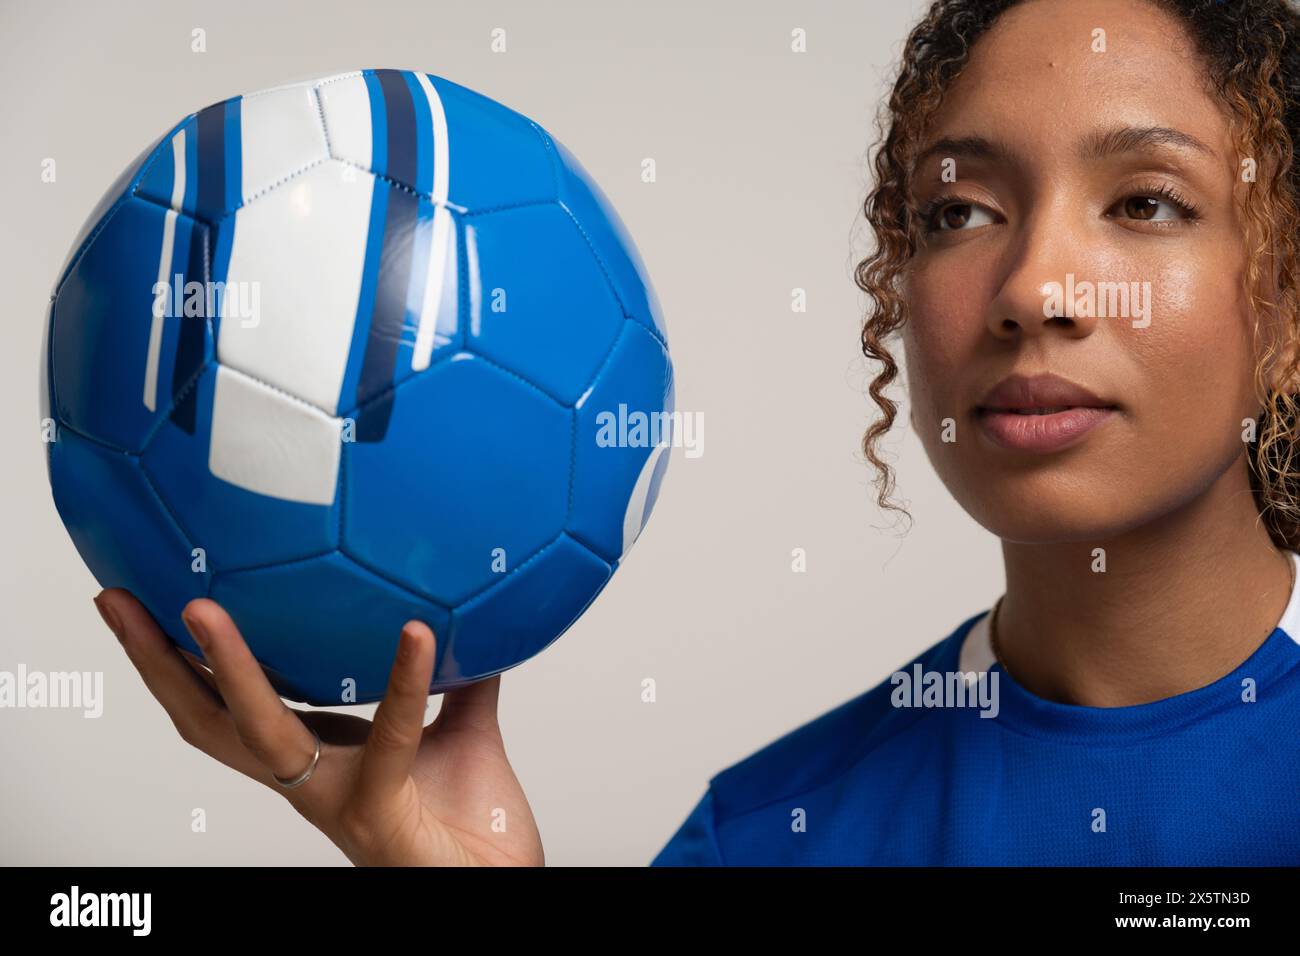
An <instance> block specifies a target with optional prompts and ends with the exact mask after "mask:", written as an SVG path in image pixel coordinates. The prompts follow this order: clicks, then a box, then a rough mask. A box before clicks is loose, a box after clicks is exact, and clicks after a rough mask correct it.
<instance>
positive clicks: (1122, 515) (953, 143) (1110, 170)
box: [903, 0, 1262, 542]
mask: <svg viewBox="0 0 1300 956" xmlns="http://www.w3.org/2000/svg"><path fill="white" fill-rule="evenodd" d="M1097 31H1104V35H1103V34H1101V33H1098V32H1097ZM1103 41H1104V52H1103V51H1102V49H1101V44H1102V42H1103ZM929 146H933V147H935V148H934V149H933V150H932V151H930V152H928V153H927V154H926V155H925V156H924V158H923V159H922V160H921V161H920V162H919V164H918V166H917V169H916V175H915V178H914V184H915V186H914V189H915V198H916V201H917V204H918V206H920V207H921V208H926V207H927V206H928V205H932V206H933V216H932V217H931V218H930V220H929V222H928V224H927V227H926V228H927V236H926V241H925V244H924V247H923V248H922V249H921V250H920V251H919V252H918V254H917V255H916V256H915V258H914V260H913V262H912V264H911V267H910V269H909V271H908V274H907V277H906V295H907V299H908V303H909V319H908V322H907V323H906V324H905V325H904V329H903V338H904V350H905V357H906V367H907V373H908V386H909V393H910V396H911V402H912V409H911V417H912V423H913V427H914V428H915V429H916V430H917V432H918V433H919V434H920V436H921V439H922V442H923V444H924V445H925V448H926V452H927V454H928V455H929V457H930V459H931V461H932V462H933V464H934V466H935V468H936V470H937V471H938V473H939V475H940V477H941V479H942V480H943V482H944V484H945V485H946V486H947V487H948V489H949V490H950V492H951V493H952V494H953V496H954V497H955V498H956V499H957V500H958V502H959V503H960V504H961V505H962V507H963V508H965V509H966V510H967V511H968V512H969V513H970V514H971V515H972V517H974V518H975V519H976V520H977V521H978V522H979V523H980V524H982V525H983V526H984V527H986V528H987V529H989V530H990V531H992V532H993V533H995V534H997V535H998V536H1000V537H1002V538H1004V539H1008V540H1014V541H1025V542H1046V541H1066V540H1070V541H1078V540H1098V539H1104V538H1105V537H1107V536H1111V535H1114V534H1119V533H1122V532H1124V531H1127V530H1130V529H1132V528H1134V527H1137V526H1139V525H1142V524H1145V523H1147V522H1150V521H1152V520H1155V519H1156V518H1159V517H1161V516H1162V515H1165V514H1168V513H1169V512H1171V511H1173V510H1174V509H1176V508H1178V507H1179V506H1181V505H1184V504H1186V503H1188V502H1189V501H1191V500H1192V499H1194V498H1196V497H1198V496H1199V495H1201V494H1202V493H1203V492H1204V491H1205V490H1206V489H1207V488H1209V487H1210V486H1211V485H1212V484H1213V483H1215V482H1216V481H1218V480H1220V479H1221V478H1223V476H1224V475H1225V473H1227V472H1228V471H1229V470H1230V469H1234V468H1236V469H1240V476H1239V477H1240V481H1241V482H1242V487H1243V488H1244V487H1245V481H1246V472H1245V468H1244V453H1245V446H1244V444H1243V441H1242V421H1243V419H1248V418H1250V419H1253V418H1255V417H1256V416H1257V415H1258V414H1259V413H1260V412H1261V411H1262V408H1261V406H1260V405H1259V403H1258V402H1257V401H1256V399H1255V397H1254V392H1253V386H1252V380H1253V372H1254V367H1255V362H1256V358H1257V355H1256V353H1255V351H1254V348H1253V346H1252V340H1251V326H1252V324H1253V319H1252V318H1251V314H1250V312H1249V309H1248V301H1247V299H1246V297H1245V295H1244V293H1243V291H1242V276H1243V270H1244V268H1245V264H1246V263H1245V255H1244V243H1243V241H1242V239H1241V236H1240V219H1239V216H1238V215H1237V214H1236V212H1235V210H1234V206H1233V194H1234V186H1235V184H1236V182H1237V180H1238V178H1239V177H1240V176H1241V175H1242V168H1241V167H1240V165H1239V157H1237V155H1236V153H1235V151H1234V150H1233V148H1232V146H1231V142H1230V139H1229V130H1228V115H1227V114H1226V112H1225V111H1224V109H1223V108H1222V107H1221V106H1220V104H1219V103H1218V102H1217V101H1216V99H1215V98H1214V97H1213V95H1212V94H1211V93H1210V92H1209V91H1208V90H1207V86H1206V78H1205V76H1204V73H1203V68H1202V66H1201V64H1200V61H1199V59H1198V58H1197V57H1196V56H1195V54H1194V53H1193V52H1192V50H1191V48H1190V41H1189V40H1188V39H1187V38H1186V36H1185V34H1184V32H1183V31H1182V28H1181V27H1180V25H1179V24H1178V23H1177V21H1175V20H1173V19H1171V18H1170V17H1169V16H1168V15H1166V14H1164V13H1162V12H1161V11H1159V10H1157V9H1156V8H1155V7H1154V6H1151V5H1148V4H1138V3H1133V2H1132V0H1095V2H1092V0H1089V2H1080V0H1033V2H1028V3H1025V4H1023V5H1020V6H1017V7H1014V8H1012V9H1011V10H1009V11H1008V12H1007V13H1006V14H1004V15H1003V16H1002V17H1001V18H1000V19H999V21H998V22H997V24H996V25H995V26H994V28H993V29H992V30H990V31H989V32H988V33H987V34H985V35H984V37H983V38H981V39H980V40H979V41H978V43H977V44H976V45H975V47H974V49H973V51H972V55H971V58H970V62H969V64H968V65H967V67H966V69H965V70H964V72H963V73H962V75H961V76H960V77H959V78H958V79H957V80H956V81H955V82H954V83H953V84H952V85H951V87H950V89H949V91H948V92H947V94H946V96H945V99H944V102H943V106H942V108H941V109H940V111H939V112H938V113H937V114H936V116H935V118H934V120H933V122H932V124H931V126H930V127H929V129H928V131H927V137H926V141H925V145H924V146H923V149H925V148H926V147H929ZM945 161H948V162H945ZM945 171H947V173H948V175H947V176H946V177H945ZM945 179H947V180H951V181H945ZM1121 283H1122V284H1123V285H1122V287H1121V286H1120V285H1119V284H1121ZM1053 284H1055V286H1053ZM1090 289H1091V291H1092V292H1093V293H1095V295H1094V302H1093V307H1092V308H1091V309H1089V307H1088V304H1087V295H1088V292H1089V290H1090ZM1126 293H1127V299H1128V301H1127V303H1126V302H1125V301H1124V296H1125V294H1126ZM1045 306H1047V307H1048V311H1050V312H1052V313H1053V314H1052V315H1051V316H1049V315H1047V314H1045ZM1067 310H1068V311H1067ZM1062 313H1064V314H1062ZM1089 313H1091V314H1089ZM1117 313H1118V314H1117ZM1013 373H1019V374H1023V375H1026V376H1035V375H1039V374H1041V373H1052V374H1055V375H1058V376H1061V377H1062V378H1065V379H1068V380H1069V381H1070V382H1073V383H1074V384H1076V385H1079V386H1082V387H1083V388H1084V389H1087V390H1088V391H1090V392H1091V393H1093V395H1095V397H1096V398H1097V399H1098V400H1100V403H1101V404H1105V405H1109V406H1112V407H1111V408H1110V409H1108V410H1102V409H1097V408H1092V409H1083V410H1077V411H1068V412H1064V413H1059V414H1052V415H1050V416H1036V417H1027V416H1024V415H1017V414H1015V413H1012V412H1009V411H1002V412H994V413H989V412H986V411H984V410H982V409H983V406H985V405H986V404H990V403H991V404H995V405H1003V406H1007V405H1016V404H1017V403H1019V404H1020V405H1021V406H1024V405H1025V403H1026V402H1034V403H1036V404H1038V405H1039V406H1053V407H1056V406H1061V405H1068V404H1071V403H1073V402H1084V401H1086V400H1085V399H1082V398H1079V397H1078V396H1076V395H1071V394H1066V395H1064V396H1062V395H1057V394H1054V393H1052V392H1043V393H1041V394H1039V393H1035V392H1029V393H1025V392H1020V393H1014V392H1012V393H1008V394H1005V395H1003V396H1001V400H999V399H997V398H995V399H992V400H987V396H988V393H989V391H990V390H991V389H993V388H994V386H996V385H997V384H998V383H999V382H1001V381H1002V380H1003V379H1004V378H1006V377H1007V376H1009V375H1012V374H1013ZM947 419H951V427H949V428H945V427H944V426H945V420H947ZM945 438H949V439H953V440H948V441H946V440H945ZM1234 475H1235V473H1234Z"/></svg>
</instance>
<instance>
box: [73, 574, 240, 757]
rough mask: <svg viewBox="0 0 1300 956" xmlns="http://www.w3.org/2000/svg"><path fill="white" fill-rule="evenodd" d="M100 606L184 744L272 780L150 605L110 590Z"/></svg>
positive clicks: (99, 601) (98, 602) (97, 603)
mask: <svg viewBox="0 0 1300 956" xmlns="http://www.w3.org/2000/svg"><path fill="white" fill-rule="evenodd" d="M95 606H96V607H97V608H99V613H100V615H101V616H102V617H103V618H104V621H105V623H107V624H108V626H109V628H110V629H111V630H112V631H113V633H115V634H116V635H117V636H118V640H119V641H120V642H121V644H122V647H123V649H124V650H125V651H126V655H127V657H128V658H130V660H131V663H132V664H134V665H135V669H136V670H137V671H139V672H140V677H141V678H142V679H143V680H144V683H145V686H146V687H147V688H149V692H150V693H151V694H153V696H154V698H155V699H156V700H157V701H158V703H160V704H162V707H163V710H165V711H167V716H168V717H170V718H171V721H172V724H173V725H174V726H175V727H176V731H177V733H179V734H180V735H181V739H182V740H184V741H185V742H186V743H188V744H190V745H191V746H193V747H197V748H198V749H199V750H202V751H203V752H204V753H206V754H208V755H209V756H211V757H215V758H216V759H217V760H220V761H221V762H222V763H224V764H225V765H226V766H228V767H230V768H232V769H234V770H238V771H239V772H240V773H243V774H246V775H248V776H250V777H253V778H254V779H263V778H264V777H266V771H265V769H264V768H262V767H261V766H260V765H259V764H258V763H257V761H256V760H255V759H254V758H253V756H252V754H250V753H248V751H246V750H245V749H244V747H243V745H242V744H241V743H240V742H239V736H238V734H236V732H235V725H234V722H233V721H232V720H231V718H230V714H229V712H228V711H227V710H226V706H225V704H224V703H223V702H222V700H221V697H220V696H219V694H218V693H217V692H216V691H215V690H214V689H213V688H212V687H210V686H209V685H208V684H206V683H204V681H202V680H201V679H200V678H199V676H198V675H197V674H196V673H194V670H193V668H192V667H191V666H190V665H189V664H187V663H186V662H185V659H184V658H182V657H181V655H180V653H179V651H178V649H177V647H176V646H175V645H174V644H172V642H171V641H170V640H168V639H167V635H165V634H164V633H163V632H162V629H161V628H160V627H159V626H158V624H157V622H156V621H154V619H153V616H152V615H151V614H150V613H149V611H148V610H147V609H146V608H145V607H144V605H143V604H141V603H140V602H139V601H137V600H136V599H135V597H134V596H133V595H132V594H131V593H130V592H128V591H124V590H122V589H120V588H109V589H108V590H106V591H103V592H101V593H100V595H99V596H98V597H97V598H95Z"/></svg>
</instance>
